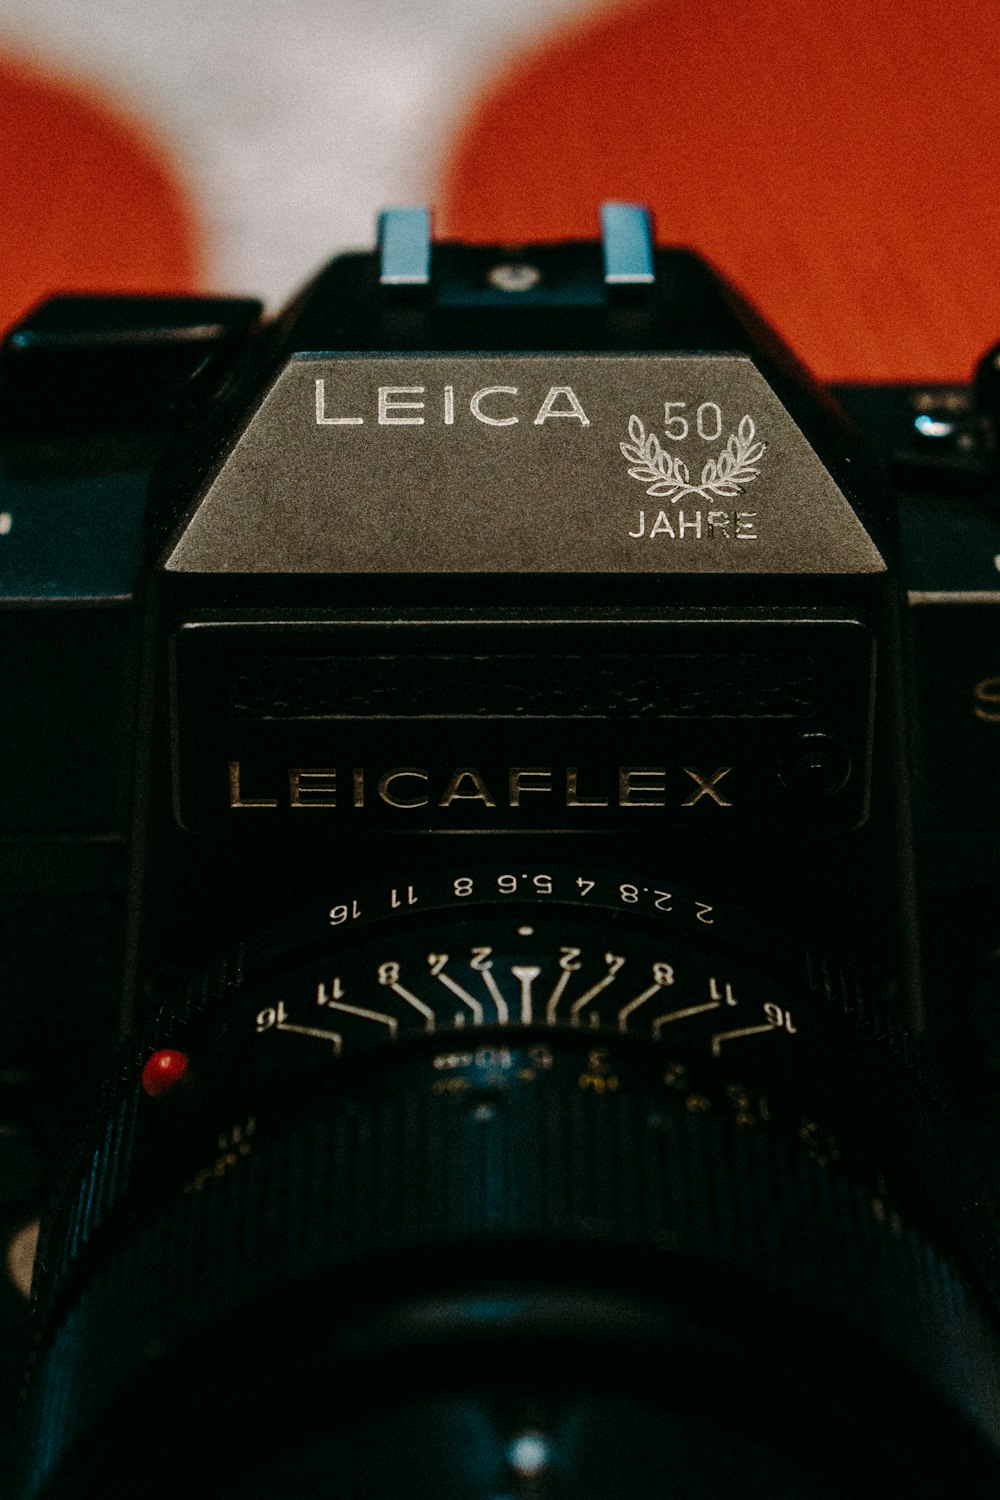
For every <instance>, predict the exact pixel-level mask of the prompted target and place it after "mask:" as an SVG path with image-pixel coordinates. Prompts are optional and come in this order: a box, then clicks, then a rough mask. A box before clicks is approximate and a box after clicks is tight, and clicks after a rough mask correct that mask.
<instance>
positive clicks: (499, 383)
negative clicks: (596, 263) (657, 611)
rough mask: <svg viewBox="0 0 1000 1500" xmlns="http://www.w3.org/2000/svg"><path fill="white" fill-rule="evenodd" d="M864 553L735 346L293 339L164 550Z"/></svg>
mask: <svg viewBox="0 0 1000 1500" xmlns="http://www.w3.org/2000/svg"><path fill="white" fill-rule="evenodd" d="M859 477H860V476H859ZM885 566H886V565H885V562H884V561H883V558H882V556H881V553H880V551H879V549H878V547H877V546H876V545H875V542H874V541H873V540H872V538H871V536H870V535H869V533H868V532H867V530H866V529H865V527H864V526H863V525H862V523H861V521H860V520H859V518H858V516H857V514H856V512H855V510H854V508H853V507H852V505H851V503H850V502H849V501H848V499H847V498H846V497H845V495H844V493H843V491H842V490H841V489H840V488H839V486H838V485H837V484H836V483H835V481H834V479H833V478H832V477H831V475H830V473H829V471H828V470H827V468H826V467H825V466H824V464H823V463H822V462H821V460H820V459H819V457H818V456H817V454H816V452H815V450H814V449H813V448H812V447H811V445H810V444H809V442H808V441H807V439H806V437H805V436H804V435H803V433H802V431H801V430H800V428H799V427H798V426H797V424H796V423H795V421H794V420H793V418H792V417H791V416H790V415H789V413H788V412H787V411H786V409H785V408H784V406H783V405H782V404H781V402H780V401H779V400H778V398H777V396H776V395H775V393H774V391H773V390H772V389H771V387H770V386H769V384H768V383H767V381H766V380H765V379H764V377H763V375H761V373H760V371H759V370H758V369H757V368H756V367H755V365H754V363H753V362H752V360H751V359H749V358H747V357H746V356H744V355H740V354H710V355H705V354H683V355H676V354H648V353H644V354H635V355H628V354H524V353H508V354H502V355H499V354H475V355H469V354H443V353H437V354H420V355H405V354H377V355H374V354H369V355H361V354H350V353H347V354H330V353H303V354H297V355H295V356H294V357H292V358H291V359H290V360H289V362H288V363H287V364H286V365H285V366H284V368H283V369H282V371H281V373H280V374H279V376H278V378H277V380H276V381H275V382H274V384H273V385H272V387H271V388H270V390H269V392H268V393H267V395H266V396H265V398H264V400H263V402H262V403H261V404H260V406H259V408H258V409H257V410H256V412H255V413H254V415H253V416H252V418H251V420H250V421H249V423H248V425H247V426H246V427H245V429H244V430H243V432H242V434H241V435H240V436H239V437H238V438H237V440H236V441H235V444H234V445H233V446H232V448H231V450H230V452H229V454H228V457H227V458H226V459H225V460H224V462H223V464H222V467H221V469H219V471H218V472H217V474H216V476H215V477H214V478H213V479H212V480H211V481H210V482H209V483H208V485H207V488H206V489H205V490H204V492H203V494H202V497H201V499H200V501H199V503H198V504H197V505H196V506H195V508H194V510H193V511H192V512H191V513H189V516H188V519H187V521H186V524H185V525H184V526H183V528H182V530H181V532H180V534H179V536H176V537H175V539H174V541H173V543H172V544H171V546H170V548H169V550H168V553H167V557H166V569H167V571H168V572H169V573H173V574H200V575H205V574H230V575H231V574H317V573H329V574H336V575H345V574H353V575H367V576H371V575H400V574H414V573H417V574H499V575H504V574H512V573H513V574H523V573H547V574H552V573H562V574H588V575H593V574H605V575H607V574H617V575H622V574H625V575H628V574H657V573H668V574H675V573H682V574H715V575H718V574H722V575H730V574H741V575H747V574H750V575H754V574H771V575H774V574H780V575H786V576H787V575H800V574H803V573H823V574H828V575H829V574H839V575H854V576H858V575H876V574H881V573H884V572H885Z"/></svg>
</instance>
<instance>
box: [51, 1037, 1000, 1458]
mask: <svg viewBox="0 0 1000 1500" xmlns="http://www.w3.org/2000/svg"><path fill="white" fill-rule="evenodd" d="M515 1039H516V1034H512V1035H511V1038H510V1041H511V1045H513V1044H514V1043H515ZM394 1054H395V1055H394V1056H393V1057H392V1059H391V1060H384V1065H383V1066H380V1067H379V1069H378V1071H377V1072H376V1071H373V1072H371V1073H370V1074H368V1075H367V1076H366V1077H362V1078H359V1079H357V1080H356V1081H355V1083H354V1084H353V1085H350V1084H347V1080H344V1083H345V1084H346V1086H342V1087H340V1088H338V1089H332V1088H329V1089H327V1090H326V1091H325V1092H323V1093H321V1094H319V1095H317V1096H315V1097H313V1098H312V1099H310V1100H309V1101H308V1102H307V1103H306V1104H305V1105H304V1106H302V1107H301V1108H300V1109H299V1110H298V1111H297V1112H296V1113H295V1114H294V1115H291V1116H289V1115H288V1114H287V1112H284V1113H279V1114H276V1115H275V1116H274V1123H273V1125H272V1126H269V1125H268V1124H267V1123H266V1122H264V1123H263V1124H262V1125H261V1126H260V1127H259V1128H258V1130H257V1131H256V1132H255V1133H254V1134H253V1135H252V1137H251V1138H249V1139H248V1140H246V1141H244V1142H242V1143H241V1146H238V1147H235V1148H233V1149H230V1150H228V1151H223V1152H220V1155H219V1158H218V1160H217V1161H215V1162H212V1163H206V1164H205V1167H204V1168H203V1169H202V1170H201V1171H200V1172H198V1173H197V1174H196V1175H195V1176H194V1177H193V1178H192V1179H191V1180H189V1181H188V1182H187V1183H186V1184H185V1185H184V1187H183V1188H182V1189H181V1190H180V1191H178V1192H177V1193H176V1195H175V1196H173V1197H172V1198H171V1199H170V1200H169V1201H168V1202H166V1203H165V1204H163V1205H162V1206H160V1207H159V1208H157V1209H156V1210H155V1211H154V1212H153V1213H151V1214H150V1215H149V1217H147V1218H146V1219H145V1220H144V1221H143V1222H141V1223H139V1224H136V1225H134V1226H131V1229H130V1233H129V1235H128V1236H127V1237H122V1238H121V1239H120V1241H119V1243H118V1244H116V1245H115V1247H114V1249H113V1250H112V1251H111V1253H110V1254H108V1255H107V1256H106V1257H105V1258H104V1259H103V1262H102V1264H101V1265H100V1266H98V1267H96V1268H95V1269H94V1271H93V1274H92V1276H91V1277H90V1279H89V1281H88V1282H87V1284H86V1285H85V1286H84V1288H83V1290H82V1292H81V1293H80V1295H79V1297H78V1299H77V1300H76V1301H75V1304H74V1305H73V1306H72V1307H71V1308H70V1309H69V1311H68V1313H67V1315H66V1317H65V1319H64V1320H63V1321H62V1323H61V1326H60V1327H59V1328H58V1330H57V1331H56V1332H55V1334H54V1337H53V1340H52V1344H51V1347H50V1348H49V1350H48V1352H47V1355H46V1358H45V1361H44V1366H43V1368H42V1369H41V1370H40V1371H39V1372H38V1381H37V1389H36V1391H35V1398H34V1418H33V1426H34V1428H35V1430H36V1435H37V1446H36V1461H37V1469H36V1472H35V1476H34V1485H35V1486H38V1487H40V1486H41V1484H42V1483H43V1482H44V1480H45V1477H46V1474H47V1473H48V1471H50V1469H51V1468H52V1467H53V1466H57V1465H58V1463H59V1462H60V1460H61V1458H62V1456H63V1455H64V1453H65V1452H66V1450H67V1449H68V1448H69V1447H70V1446H71V1445H72V1444H73V1442H74V1441H75V1439H76V1438H77V1437H78V1436H79V1435H81V1434H82V1433H85V1432H88V1430H89V1432H90V1433H91V1436H92V1434H93V1433H94V1432H95V1431H97V1432H99V1431H100V1429H101V1423H102V1416H106V1415H107V1414H108V1413H109V1412H110V1413H113V1411H114V1406H115V1402H116V1401H117V1400H118V1399H119V1398H120V1396H121V1393H122V1392H123V1391H125V1390H129V1389H132V1388H134V1387H135V1386H136V1385H137V1384H140V1385H141V1384H143V1383H144V1382H146V1381H150V1380H154V1379H155V1376H154V1370H155V1367H156V1365H157V1363H158V1362H161V1361H163V1360H164V1359H165V1358H166V1357H169V1356H170V1355H171V1354H172V1353H174V1352H176V1351H178V1350H184V1349H188V1350H190V1349H191V1348H193V1347H196V1346H197V1341H198V1340H199V1339H201V1338H203V1337H205V1338H210V1336H211V1330H212V1328H213V1326H215V1327H218V1326H219V1325H220V1323H222V1322H224V1321H225V1320H227V1319H232V1318H233V1317H234V1316H236V1315H239V1316H240V1319H241V1322H242V1323H243V1325H244V1326H246V1324H248V1323H251V1324H252V1323H253V1321H254V1320H255V1319H258V1318H259V1317H262V1315H261V1309H263V1308H266V1307H267V1306H268V1304H269V1303H271V1302H273V1301H274V1300H275V1299H281V1301H282V1302H284V1304H285V1305H286V1307H287V1308H288V1309H290V1310H292V1311H290V1312H289V1314H288V1316H290V1317H292V1318H297V1319H299V1320H301V1324H302V1327H301V1332H302V1336H303V1337H306V1336H307V1335H309V1334H311V1332H312V1331H313V1330H312V1324H313V1321H314V1322H315V1326H316V1329H317V1330H319V1329H321V1328H327V1329H329V1328H330V1327H331V1326H332V1327H334V1328H335V1327H336V1324H337V1320H338V1319H340V1320H341V1321H343V1320H344V1319H345V1318H346V1317H348V1315H349V1313H350V1311H351V1308H352V1305H353V1303H354V1301H355V1300H356V1299H358V1298H360V1297H361V1296H362V1295H364V1296H367V1297H369V1298H370V1297H372V1296H373V1295H374V1296H375V1298H376V1300H378V1297H379V1296H384V1298H385V1300H386V1301H387V1302H391V1301H392V1300H393V1299H394V1298H397V1297H398V1296H399V1295H400V1290H399V1289H400V1287H404V1286H405V1287H409V1288H411V1290H412V1286H413V1276H414V1270H413V1268H414V1266H424V1267H427V1266H436V1267H437V1270H438V1275H439V1276H440V1277H443V1279H444V1281H445V1282H446V1283H448V1284H450V1285H451V1286H452V1288H453V1289H458V1290H459V1291H460V1290H461V1289H462V1288H463V1287H464V1288H465V1289H466V1290H468V1291H469V1292H470V1293H473V1292H476V1291H477V1290H478V1291H479V1292H480V1293H485V1292H488V1290H489V1287H490V1285H492V1283H493V1282H494V1281H495V1280H496V1277H497V1274H498V1268H499V1267H501V1266H506V1267H507V1274H508V1275H509V1274H512V1273H513V1274H523V1275H524V1276H525V1277H526V1278H529V1279H530V1278H531V1276H532V1275H535V1276H536V1277H539V1278H541V1279H542V1280H544V1279H545V1277H546V1276H549V1277H551V1276H552V1275H553V1274H554V1272H553V1268H556V1272H557V1273H558V1274H559V1275H561V1277H562V1279H563V1280H564V1281H565V1282H568V1283H569V1284H574V1283H578V1284H580V1285H583V1284H585V1282H586V1280H587V1276H588V1275H592V1274H593V1269H592V1268H593V1267H594V1266H595V1265H603V1266H604V1267H605V1269H606V1270H607V1272H609V1273H612V1272H613V1270H614V1267H615V1266H616V1265H617V1264H619V1263H623V1264H624V1263H627V1262H628V1259H629V1258H630V1257H634V1256H636V1255H639V1256H641V1257H642V1258H643V1259H644V1260H646V1261H648V1260H650V1259H652V1260H653V1261H654V1262H657V1263H658V1264H659V1265H660V1272H659V1273H658V1274H659V1279H660V1281H661V1283H662V1289H663V1290H662V1295H663V1297H664V1298H665V1299H667V1300H669V1299H670V1298H672V1297H676V1296H678V1295H680V1296H683V1295H684V1294H685V1285H686V1278H687V1277H688V1276H689V1275H690V1268H692V1267H697V1268H698V1276H699V1277H700V1278H701V1281H700V1284H701V1287H702V1293H701V1294H702V1295H704V1287H705V1284H706V1283H705V1278H706V1277H707V1284H708V1285H709V1287H711V1286H712V1284H713V1283H714V1282H715V1281H716V1279H717V1284H718V1286H719V1288H720V1289H721V1290H722V1291H723V1293H724V1295H725V1297H726V1298H727V1299H728V1300H729V1302H730V1303H731V1304H732V1303H733V1302H734V1298H735V1305H736V1306H737V1308H738V1306H739V1298H740V1296H743V1297H745V1299H746V1303H747V1307H748V1308H749V1307H750V1306H751V1305H752V1304H753V1302H754V1300H755V1299H756V1297H757V1296H759V1295H762V1294H763V1295H765V1296H776V1297H778V1298H780V1299H781V1300H782V1302H787V1303H788V1304H790V1305H791V1306H793V1307H794V1306H804V1305H808V1306H810V1307H811V1308H813V1309H815V1310H817V1311H818V1312H819V1313H820V1314H821V1315H822V1316H824V1317H827V1318H829V1319H831V1320H833V1321H834V1322H839V1323H846V1325H847V1326H850V1327H851V1328H853V1329H854V1330H855V1331H856V1333H857V1336H858V1338H859V1339H860V1340H861V1341H862V1345H863V1346H867V1345H868V1344H869V1343H872V1344H874V1346H875V1347H877V1348H881V1350H882V1351H883V1352H884V1353H887V1354H890V1355H894V1356H896V1357H897V1358H900V1359H901V1362H902V1365H903V1366H904V1367H905V1366H909V1367H910V1368H911V1369H912V1370H914V1371H919V1372H920V1373H921V1374H922V1376H923V1378H925V1379H927V1378H928V1372H931V1374H930V1379H931V1381H932V1383H935V1382H936V1384H937V1386H938V1388H939V1390H940V1391H941V1392H942V1394H944V1395H945V1396H946V1398H947V1399H948V1400H949V1402H950V1403H951V1405H952V1406H953V1407H955V1408H957V1409H958V1410H959V1411H960V1412H962V1413H963V1414H964V1415H965V1417H966V1418H967V1419H968V1420H970V1421H971V1423H972V1425H973V1426H974V1427H976V1428H978V1429H979V1431H980V1433H982V1434H983V1435H985V1436H987V1437H988V1438H989V1439H990V1440H992V1441H993V1442H996V1441H998V1440H1000V1389H998V1383H997V1369H998V1366H1000V1361H998V1357H997V1349H996V1341H995V1335H994V1331H993V1328H992V1325H991V1324H990V1323H989V1321H988V1319H987V1318H986V1317H985V1316H984V1315H983V1313H982V1312H981V1310H980V1309H979V1307H978V1306H977V1305H976V1302H975V1299H974V1297H973V1296H971V1295H970V1293H969V1292H968V1290H967V1288H966V1287H965V1285H964V1284H963V1282H962V1281H961V1280H960V1279H959V1277H958V1276H957V1274H956V1273H955V1271H954V1269H953V1267H952V1266H951V1265H950V1263H949V1262H948V1260H947V1259H946V1258H944V1257H942V1256H941V1255H939V1254H938V1253H937V1252H936V1251H935V1250H934V1249H932V1248H931V1247H930V1246H929V1245H928V1243H927V1242H926V1241H925V1240H924V1238H923V1237H922V1236H921V1235H920V1234H919V1233H918V1232H917V1231H916V1230H915V1229H914V1228H913V1227H912V1226H910V1225H909V1224H907V1223H906V1222H904V1221H903V1220H902V1219H901V1218H900V1216H899V1214H898V1212H897V1211H896V1209H895V1207H894V1206H892V1205H891V1204H889V1203H887V1202H886V1201H885V1200H884V1199H883V1198H881V1197H880V1196H878V1194H877V1193H873V1191H872V1190H871V1189H870V1188H866V1187H865V1186H863V1185H862V1184H861V1183H860V1182H858V1181H857V1180H856V1179H855V1178H854V1177H852V1176H851V1175H850V1174H847V1173H845V1172H843V1171H842V1170H841V1169H840V1167H839V1166H838V1165H837V1163H836V1162H835V1161H833V1160H831V1159H830V1157H829V1156H828V1154H826V1152H825V1151H824V1147H823V1141H822V1139H821V1138H820V1139H817V1138H816V1137H815V1136H812V1135H810V1133H809V1132H808V1131H802V1130H799V1131H792V1130H790V1129H789V1128H788V1125H787V1122H785V1124H782V1123H780V1122H774V1121H769V1120H768V1119H767V1117H766V1113H762V1112H761V1110H760V1109H759V1108H758V1103H759V1101H756V1100H754V1099H753V1098H750V1097H749V1096H747V1095H746V1094H745V1093H744V1092H743V1091H741V1090H738V1089H735V1088H734V1087H733V1086H732V1085H731V1084H727V1083H726V1080H725V1079H724V1077H719V1078H718V1079H717V1080H716V1081H715V1083H714V1084H709V1085H708V1086H706V1087H705V1088H703V1089H700V1090H695V1091H692V1090H691V1089H690V1088H688V1087H684V1088H681V1089H677V1088H670V1087H669V1086H662V1087H660V1088H658V1089H655V1090H653V1089H649V1088H648V1087H646V1086H644V1084H643V1082H642V1080H641V1078H640V1077H639V1076H638V1075H637V1076H636V1077H635V1078H630V1077H629V1076H628V1072H627V1070H625V1071H624V1072H622V1073H621V1074H617V1073H610V1074H609V1073H600V1072H595V1071H593V1070H592V1068H591V1067H590V1064H589V1062H588V1054H587V1052H586V1050H585V1046H584V1045H583V1039H581V1038H573V1037H570V1036H567V1037H565V1038H562V1039H558V1040H557V1041H556V1042H555V1044H554V1045H553V1047H552V1056H553V1065H552V1066H551V1067H549V1068H548V1069H547V1070H545V1071H539V1070H537V1069H534V1068H533V1067H532V1066H531V1061H530V1057H529V1053H528V1051H527V1050H526V1049H525V1051H524V1052H523V1053H522V1054H518V1053H517V1052H516V1051H515V1052H514V1054H513V1057H514V1066H513V1068H512V1069H509V1070H508V1077H507V1081H504V1082H503V1083H502V1085H501V1084H497V1083H496V1082H493V1083H491V1084H490V1085H488V1086H482V1083H481V1080H479V1081H476V1080H471V1079H469V1078H467V1077H463V1075H462V1074H461V1073H460V1072H456V1073H453V1074H450V1075H443V1074H442V1073H441V1071H440V1070H435V1068H434V1066H433V1058H432V1054H431V1053H430V1052H429V1051H428V1050H427V1049H426V1048H420V1047H407V1046H404V1045H402V1044H401V1045H400V1046H399V1048H398V1049H394ZM521 1064H523V1066H521ZM529 1075H533V1076H529ZM116 1238H117V1237H116ZM623 1257H624V1261H623V1260H622V1258H623ZM533 1266H534V1267H536V1268H537V1267H540V1266H545V1267H547V1270H545V1271H539V1270H537V1269H535V1270H533V1269H532V1268H533ZM584 1267H590V1268H591V1269H590V1270H589V1271H588V1270H585V1269H584ZM560 1268H561V1269H560ZM418 1280H419V1278H418ZM373 1288H375V1289H376V1290H375V1291H374V1293H373ZM362 1289H364V1290H363V1293H362ZM378 1289H381V1291H380V1290H378ZM734 1289H735V1291H734ZM303 1298H304V1300H303ZM296 1309H297V1311H296ZM265 1327H266V1319H264V1318H262V1321H261V1328H262V1330H263V1329H264V1328H265ZM109 1331H113V1336H109ZM262 1337H263V1338H264V1347H263V1348H262V1351H261V1357H262V1358H264V1359H265V1360H266V1359H268V1358H269V1357H270V1355H269V1353H268V1350H267V1347H266V1342H267V1341H266V1336H265V1335H263V1334H262ZM191 1341H195V1343H194V1344H192V1342H191ZM151 1399H155V1398H152V1397H151Z"/></svg>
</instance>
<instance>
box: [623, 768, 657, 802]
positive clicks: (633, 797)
mask: <svg viewBox="0 0 1000 1500" xmlns="http://www.w3.org/2000/svg"><path fill="white" fill-rule="evenodd" d="M666 774H667V770H666V767H665V766H622V767H621V769H620V771H619V772H618V806H619V807H665V806H666V801H667V799H666V797H665V796H662V795H659V796H658V795H657V793H665V792H666V790H667V789H666V786H665V784H664V783H665V779H666Z"/></svg>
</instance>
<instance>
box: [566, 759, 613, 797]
mask: <svg viewBox="0 0 1000 1500" xmlns="http://www.w3.org/2000/svg"><path fill="white" fill-rule="evenodd" d="M579 776H580V773H579V771H578V769H577V767H576V766H567V768H566V806H567V807H607V805H608V799H607V797H595V798H593V799H592V800H590V799H588V798H586V797H581V796H580V791H579Z"/></svg>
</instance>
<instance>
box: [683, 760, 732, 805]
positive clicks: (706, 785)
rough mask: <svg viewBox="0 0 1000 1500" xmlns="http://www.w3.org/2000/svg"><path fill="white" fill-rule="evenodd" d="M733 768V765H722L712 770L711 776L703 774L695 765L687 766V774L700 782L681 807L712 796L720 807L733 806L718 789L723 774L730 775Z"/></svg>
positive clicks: (685, 768)
mask: <svg viewBox="0 0 1000 1500" xmlns="http://www.w3.org/2000/svg"><path fill="white" fill-rule="evenodd" d="M732 769H733V768H732V766H720V767H719V769H718V770H717V771H713V772H712V774H711V776H703V775H702V774H701V772H700V771H696V770H695V768H694V766H685V767H684V770H685V772H686V774H687V775H688V776H690V777H691V779H692V781H696V782H697V783H698V790H697V791H696V792H692V793H691V795H690V797H688V799H687V801H685V802H682V803H681V807H694V805H695V803H696V802H699V801H700V800H701V798H702V797H710V798H711V799H712V801H713V802H717V803H718V805H719V806H720V807H732V805H733V804H732V803H731V802H729V801H728V800H727V799H726V798H725V797H724V796H723V795H722V793H721V792H720V791H719V789H718V784H719V782H720V781H721V780H722V778H723V776H728V775H729V773H730V771H731V770H732Z"/></svg>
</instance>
